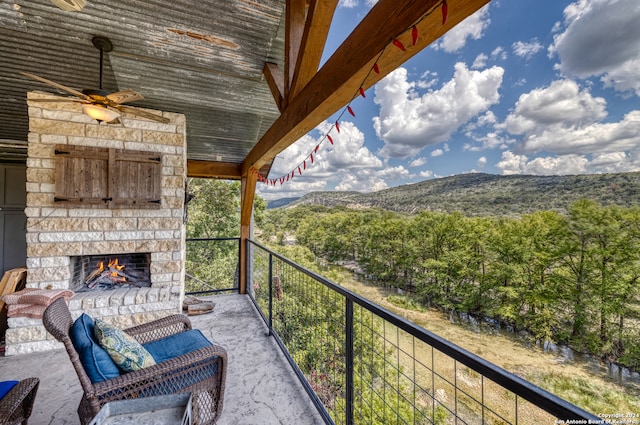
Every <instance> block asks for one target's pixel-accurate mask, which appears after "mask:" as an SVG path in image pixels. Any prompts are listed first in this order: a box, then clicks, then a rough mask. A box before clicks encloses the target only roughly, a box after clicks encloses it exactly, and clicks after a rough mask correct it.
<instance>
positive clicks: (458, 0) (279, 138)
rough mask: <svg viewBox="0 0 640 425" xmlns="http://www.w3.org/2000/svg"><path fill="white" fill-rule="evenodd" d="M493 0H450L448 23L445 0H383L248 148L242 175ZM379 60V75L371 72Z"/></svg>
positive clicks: (295, 139)
mask: <svg viewBox="0 0 640 425" xmlns="http://www.w3.org/2000/svg"><path fill="white" fill-rule="evenodd" d="M488 2H489V0H448V1H447V3H448V10H449V13H448V18H447V21H446V23H445V24H444V25H443V24H442V15H441V13H440V10H439V9H440V7H441V5H442V1H441V0H420V1H417V0H380V1H378V3H377V4H376V5H375V6H374V7H373V8H372V9H371V11H370V12H369V13H368V14H367V16H365V18H364V19H363V20H362V22H360V24H359V25H358V26H357V27H356V28H355V29H354V30H353V32H352V33H351V34H350V35H349V37H347V39H346V40H345V41H344V42H343V43H342V45H340V47H338V49H337V50H336V52H335V53H334V54H333V55H332V56H331V57H330V58H329V59H328V60H327V62H326V63H325V64H324V66H323V67H322V68H321V69H320V70H319V71H318V72H317V73H316V74H315V75H314V77H313V78H312V79H311V81H309V83H308V84H307V85H306V86H305V87H304V88H302V89H301V91H300V93H299V94H298V95H297V96H295V97H294V98H293V99H291V101H290V102H289V103H288V105H287V106H286V107H285V109H284V110H283V112H282V114H281V115H280V117H279V118H278V119H277V120H276V121H275V122H274V124H273V125H272V126H271V127H270V128H269V130H267V132H266V133H265V134H264V135H263V136H262V138H261V139H260V140H259V141H258V143H257V144H256V146H254V148H253V149H252V150H251V152H249V154H248V155H247V157H246V158H245V160H244V162H243V164H242V174H243V175H246V173H248V172H249V169H250V168H251V167H253V168H258V169H259V168H261V167H262V166H263V165H264V164H266V163H267V162H268V161H270V160H272V159H273V158H274V157H275V156H276V155H277V154H279V153H280V152H282V151H283V150H284V149H286V148H287V147H288V146H290V145H291V144H293V143H294V142H296V141H297V140H298V139H300V138H301V137H302V136H304V135H305V134H306V133H308V132H309V131H311V130H312V129H313V128H315V126H317V125H318V124H319V123H321V122H322V121H323V120H325V119H327V118H328V117H330V116H331V115H332V114H333V113H335V112H336V111H338V110H339V109H340V108H343V107H344V106H345V105H346V104H347V103H349V102H350V101H351V100H352V99H353V98H354V96H357V93H358V89H359V88H360V87H363V88H364V89H367V88H369V87H371V86H372V85H373V84H375V83H377V82H378V81H380V79H382V78H384V77H385V76H386V75H388V74H389V73H390V72H392V71H393V70H394V69H396V68H397V67H398V66H400V65H402V64H403V63H404V62H406V61H407V60H408V59H410V58H411V57H413V56H414V55H415V54H417V53H418V52H419V51H421V50H422V49H424V48H425V47H426V46H428V45H429V44H431V43H433V42H434V41H435V40H437V39H438V38H440V37H441V36H442V35H444V34H445V33H446V32H447V31H448V30H450V29H451V28H453V27H454V26H455V25H457V24H458V23H460V22H461V21H462V20H464V19H465V18H467V17H468V16H470V15H471V14H473V13H474V12H476V11H477V10H478V9H480V8H481V7H482V6H484V5H485V4H486V3H488ZM430 11H432V12H433V13H431V14H430V15H429V16H428V17H426V18H425V19H423V20H422V21H420V22H419V23H417V28H418V34H419V39H418V41H417V43H416V45H415V46H414V45H412V41H411V30H410V28H411V27H412V25H414V24H416V22H417V21H418V20H419V19H420V18H421V17H423V16H424V15H426V14H428V13H429V12H430ZM394 38H397V39H399V40H400V41H401V42H402V43H403V44H404V46H405V47H406V51H402V50H400V49H399V48H397V47H395V46H392V45H390V41H391V40H393V39H394ZM387 46H389V47H388V48H387ZM381 52H382V55H381ZM376 61H377V63H378V65H379V68H380V74H376V73H374V72H371V69H372V68H373V65H374V64H375V63H376ZM363 82H364V83H363Z"/></svg>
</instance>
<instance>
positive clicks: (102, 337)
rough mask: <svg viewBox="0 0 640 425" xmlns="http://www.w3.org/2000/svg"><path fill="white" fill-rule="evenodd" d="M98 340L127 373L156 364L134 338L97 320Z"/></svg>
mask: <svg viewBox="0 0 640 425" xmlns="http://www.w3.org/2000/svg"><path fill="white" fill-rule="evenodd" d="M95 333H96V340H97V341H98V344H100V346H101V347H102V348H104V349H105V351H106V352H107V353H109V356H111V358H112V359H113V361H114V363H115V364H117V365H118V367H119V368H120V369H122V370H123V371H125V372H134V371H136V370H140V369H143V368H145V367H148V366H153V365H154V364H156V362H155V360H154V359H153V357H152V356H151V354H149V352H148V351H147V350H146V349H145V348H144V347H143V346H142V345H141V344H140V343H139V342H138V341H136V340H135V339H134V338H133V337H132V336H130V335H128V334H127V333H125V332H123V331H121V330H120V329H118V328H116V327H115V326H113V325H111V324H109V323H107V322H105V321H103V320H100V319H96V325H95Z"/></svg>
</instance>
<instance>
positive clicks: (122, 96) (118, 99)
mask: <svg viewBox="0 0 640 425" xmlns="http://www.w3.org/2000/svg"><path fill="white" fill-rule="evenodd" d="M107 99H109V100H110V101H112V102H115V103H125V102H134V101H136V100H142V99H144V97H143V96H142V95H141V94H140V93H138V92H137V91H134V90H120V91H117V92H115V93H111V94H108V95H107Z"/></svg>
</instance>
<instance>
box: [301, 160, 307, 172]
mask: <svg viewBox="0 0 640 425" xmlns="http://www.w3.org/2000/svg"><path fill="white" fill-rule="evenodd" d="M302 169H303V170H306V169H307V160H306V159H305V160H304V162H303V163H302Z"/></svg>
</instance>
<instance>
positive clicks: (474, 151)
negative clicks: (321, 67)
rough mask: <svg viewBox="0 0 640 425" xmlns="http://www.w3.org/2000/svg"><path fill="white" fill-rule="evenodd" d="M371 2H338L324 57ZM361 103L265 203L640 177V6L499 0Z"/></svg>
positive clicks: (299, 158) (601, 0)
mask: <svg viewBox="0 0 640 425" xmlns="http://www.w3.org/2000/svg"><path fill="white" fill-rule="evenodd" d="M450 3H451V4H450V6H449V7H450V8H452V7H454V2H450ZM374 4H375V1H373V0H341V1H340V3H339V6H338V9H337V10H336V14H335V17H334V22H333V24H332V27H331V29H330V33H329V39H328V42H327V47H326V49H325V55H326V56H327V57H328V55H329V54H330V53H332V52H333V51H334V50H335V49H336V48H337V47H338V46H339V45H340V43H341V42H342V41H343V40H344V39H345V38H346V36H347V35H348V34H349V33H350V32H351V31H352V29H353V28H354V27H355V26H356V25H357V23H358V22H360V21H361V20H362V18H363V17H364V16H365V15H366V14H367V12H368V11H369V10H370V9H371V7H373V5H374ZM325 59H326V58H325ZM365 96H366V97H364V98H363V97H358V98H357V99H355V100H354V101H353V102H352V103H351V104H350V106H351V108H352V110H353V112H354V114H355V117H354V116H352V115H351V114H349V113H345V111H344V110H340V111H338V112H337V113H336V114H335V115H334V116H333V117H331V118H330V119H328V120H327V121H325V122H323V123H321V124H320V125H319V126H318V127H317V128H316V129H315V130H313V131H311V132H310V133H308V134H307V135H306V136H304V137H303V138H301V139H300V140H298V141H297V142H296V143H294V144H293V145H291V146H290V147H289V148H287V149H286V150H285V151H283V152H282V153H281V154H280V155H278V156H277V157H276V159H275V160H274V163H273V166H272V168H271V172H270V174H269V176H268V178H269V179H277V178H279V177H280V176H286V175H290V174H291V172H292V171H294V174H295V176H294V178H292V179H289V181H286V180H285V181H284V183H283V184H280V180H278V181H277V183H276V185H275V186H273V185H267V184H263V183H258V187H257V193H258V195H260V196H261V197H263V198H264V199H266V200H272V199H279V198H286V197H297V196H302V195H304V194H305V193H308V192H312V191H325V190H336V191H359V192H374V191H378V190H382V189H388V188H392V187H395V186H399V185H404V184H410V183H417V182H420V181H423V180H429V179H435V178H440V177H446V176H452V175H457V174H463V173H471V172H483V173H490V174H500V175H513V174H529V175H567V174H593V173H612V172H627V171H639V170H640V1H639V0H577V1H569V0H493V1H491V2H490V3H489V4H487V5H486V6H484V7H483V8H481V9H480V10H478V11H477V12H476V13H475V14H474V15H471V16H470V17H468V18H467V19H466V20H464V21H463V22H461V23H460V24H459V25H457V26H456V27H454V28H453V29H452V30H451V31H449V32H448V33H446V34H445V35H444V36H443V37H441V38H440V39H439V40H437V41H436V42H435V43H433V44H431V45H430V46H429V47H427V48H425V49H424V50H423V51H422V52H420V53H418V54H417V55H416V56H414V57H413V58H412V59H410V60H409V61H407V62H405V63H404V64H403V65H402V66H401V67H399V68H397V69H396V70H394V71H393V72H391V73H390V74H389V75H388V76H387V77H385V78H384V79H383V80H381V81H380V82H379V83H378V84H376V85H375V86H373V87H372V88H370V89H369V90H367V92H366V93H365ZM335 121H338V122H339V127H340V132H339V133H338V132H337V131H336V129H335V126H334V123H335ZM326 134H329V135H330V136H331V138H332V141H333V144H331V143H329V142H328V140H327V139H326V137H325V135H326ZM318 145H320V147H319V148H318V150H317V152H315V153H314V149H315V147H316V146H318ZM312 153H313V163H311V161H310V156H309V155H310V154H312ZM305 160H306V162H307V167H306V169H305V168H304V161H305ZM300 164H302V165H303V167H301V171H302V173H299V172H298V170H297V166H298V165H300Z"/></svg>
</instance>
